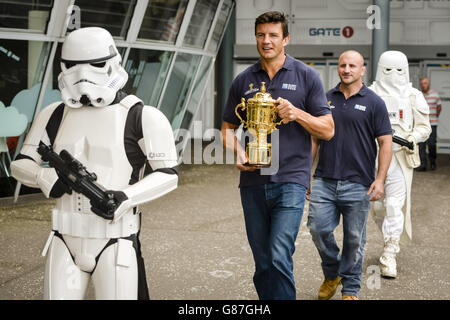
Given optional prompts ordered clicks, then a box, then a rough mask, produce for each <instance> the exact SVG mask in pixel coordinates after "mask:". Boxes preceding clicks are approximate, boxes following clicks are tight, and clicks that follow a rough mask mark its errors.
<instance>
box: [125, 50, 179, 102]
mask: <svg viewBox="0 0 450 320" xmlns="http://www.w3.org/2000/svg"><path fill="white" fill-rule="evenodd" d="M172 58H173V53H172V52H168V51H155V50H143V49H131V50H130V54H129V55H128V60H127V63H126V65H125V70H126V71H127V72H128V82H127V84H126V85H125V87H124V90H125V91H126V92H127V93H128V94H134V95H136V96H138V97H139V98H140V99H142V101H144V103H145V104H146V105H151V106H156V105H157V104H158V100H159V97H160V95H161V90H162V87H163V85H164V79H165V78H166V76H167V70H168V68H169V66H170V62H171V61H172Z"/></svg>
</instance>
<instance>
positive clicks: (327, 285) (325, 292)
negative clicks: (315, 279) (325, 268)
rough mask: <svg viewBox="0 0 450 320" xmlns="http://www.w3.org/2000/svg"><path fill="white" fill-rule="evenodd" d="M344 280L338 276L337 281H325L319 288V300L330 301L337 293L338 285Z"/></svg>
mask: <svg viewBox="0 0 450 320" xmlns="http://www.w3.org/2000/svg"><path fill="white" fill-rule="evenodd" d="M341 280H342V278H341V277H339V276H337V277H336V279H334V280H330V279H326V278H325V280H324V281H323V283H322V285H321V286H320V288H319V300H328V299H330V298H331V297H332V296H334V294H335V293H336V289H337V287H338V285H339V284H340V283H341Z"/></svg>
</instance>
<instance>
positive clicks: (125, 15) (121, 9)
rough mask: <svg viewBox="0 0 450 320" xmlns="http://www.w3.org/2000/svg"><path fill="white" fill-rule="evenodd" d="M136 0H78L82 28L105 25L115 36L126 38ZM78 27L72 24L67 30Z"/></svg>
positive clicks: (76, 2) (76, 3)
mask: <svg viewBox="0 0 450 320" xmlns="http://www.w3.org/2000/svg"><path fill="white" fill-rule="evenodd" d="M136 2H137V1H136V0H120V1H118V0H116V1H111V0H96V1H92V0H76V1H75V5H76V6H77V7H78V8H79V13H76V14H79V19H80V26H81V28H84V27H103V28H105V29H107V30H108V31H109V32H110V33H111V34H112V35H113V37H120V38H125V37H126V35H127V32H128V27H129V25H130V22H131V18H132V16H133V11H134V7H135V5H136ZM75 27H78V26H77V24H76V23H74V24H72V25H70V26H69V27H68V28H67V31H72V29H74V28H75Z"/></svg>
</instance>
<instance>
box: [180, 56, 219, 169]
mask: <svg viewBox="0 0 450 320" xmlns="http://www.w3.org/2000/svg"><path fill="white" fill-rule="evenodd" d="M214 62H215V60H214V58H213V60H212V61H211V62H210V64H209V70H208V71H207V72H206V75H205V76H206V77H207V78H209V77H210V76H211V72H212V70H213V66H214ZM206 87H207V86H206V85H205V86H204V87H203V89H202V92H201V94H200V96H201V97H202V98H203V96H204V94H205V90H206ZM199 109H200V104H198V106H197V108H196V109H195V111H194V113H193V116H192V119H195V117H196V116H197V113H198V110H199ZM193 122H194V121H192V122H191V123H190V124H189V127H188V128H187V129H186V130H187V131H189V132H190V131H191V129H192V124H193ZM179 133H180V130H178V131H177V132H176V136H175V141H177V140H178V138H179V137H180V135H179ZM187 140H188V139H186V141H183V147H182V148H181V150H183V153H184V150H185V149H186V144H187ZM182 158H183V157H182V156H181V157H180V159H182ZM180 161H182V160H180Z"/></svg>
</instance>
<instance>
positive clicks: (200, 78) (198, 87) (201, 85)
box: [180, 57, 212, 130]
mask: <svg viewBox="0 0 450 320" xmlns="http://www.w3.org/2000/svg"><path fill="white" fill-rule="evenodd" d="M211 62H212V58H210V57H203V60H202V62H201V65H200V67H199V72H198V74H197V77H196V80H195V83H194V85H193V89H192V94H191V98H190V100H189V103H188V104H187V106H186V111H185V113H184V115H183V121H182V122H181V126H180V128H181V129H186V130H188V129H189V127H190V125H191V123H192V119H193V118H194V115H195V113H196V112H197V110H198V107H199V105H200V101H201V99H202V94H203V91H204V89H205V86H206V81H207V80H208V74H209V71H210V70H211Z"/></svg>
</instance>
